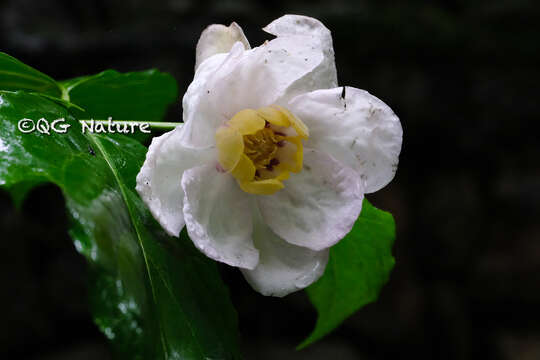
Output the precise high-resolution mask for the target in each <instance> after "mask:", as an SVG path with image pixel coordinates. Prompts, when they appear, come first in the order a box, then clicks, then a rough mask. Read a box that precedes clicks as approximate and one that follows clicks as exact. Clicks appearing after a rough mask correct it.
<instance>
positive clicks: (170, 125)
mask: <svg viewBox="0 0 540 360" xmlns="http://www.w3.org/2000/svg"><path fill="white" fill-rule="evenodd" d="M90 121H92V120H87V119H84V120H79V122H81V123H82V122H85V123H90ZM98 123H102V124H108V123H109V120H94V124H98ZM111 123H112V124H125V123H128V124H148V125H150V128H152V129H156V130H173V129H174V128H176V127H178V126H182V125H184V124H183V123H175V122H158V121H135V120H111Z"/></svg>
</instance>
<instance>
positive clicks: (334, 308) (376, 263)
mask: <svg viewBox="0 0 540 360" xmlns="http://www.w3.org/2000/svg"><path fill="white" fill-rule="evenodd" d="M394 239H395V224H394V218H393V217H392V215H391V214H390V213H388V212H385V211H381V210H379V209H377V208H375V207H374V206H373V205H371V204H370V203H369V202H368V201H367V200H366V199H364V203H363V209H362V212H361V214H360V217H359V218H358V220H357V221H356V223H355V225H354V227H353V229H352V231H351V232H350V233H349V234H348V235H347V236H346V237H345V238H344V239H343V240H341V241H340V242H339V243H338V244H337V245H335V246H333V247H332V248H331V249H330V259H329V261H328V265H327V267H326V270H325V273H324V275H323V276H322V277H321V278H320V279H319V280H318V281H317V282H315V283H314V284H313V285H311V286H310V287H308V288H307V293H308V295H309V299H310V300H311V302H312V303H313V305H314V306H315V308H316V309H317V312H318V319H317V323H316V325H315V329H314V330H313V332H312V333H311V334H310V335H309V337H308V338H307V339H305V340H304V341H303V342H302V343H301V344H300V345H299V346H298V348H299V349H301V348H304V347H306V346H308V345H310V344H312V343H314V342H315V341H317V340H319V339H320V338H322V337H323V336H325V335H326V334H328V333H329V332H331V331H332V330H333V329H335V328H336V327H337V326H338V325H339V324H341V323H342V322H343V320H345V319H346V318H347V317H349V316H350V315H352V314H353V313H355V312H356V311H357V310H358V309H360V308H361V307H362V306H364V305H366V304H368V303H370V302H373V301H375V300H376V299H377V297H378V295H379V292H380V290H381V288H382V286H383V285H384V284H385V283H386V282H387V281H388V278H389V276H390V272H391V270H392V268H393V267H394V263H395V261H394V258H393V257H392V245H393V244H394Z"/></svg>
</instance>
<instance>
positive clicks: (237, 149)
mask: <svg viewBox="0 0 540 360" xmlns="http://www.w3.org/2000/svg"><path fill="white" fill-rule="evenodd" d="M216 147H217V149H218V161H219V163H220V164H221V166H222V167H223V168H224V169H225V170H227V171H229V170H231V169H233V168H234V167H235V166H236V164H237V163H238V161H240V157H241V156H242V154H243V153H244V140H243V138H242V135H240V133H239V132H238V131H236V130H235V129H233V128H230V127H228V126H221V127H219V128H218V130H217V131H216Z"/></svg>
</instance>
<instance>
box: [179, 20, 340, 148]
mask: <svg viewBox="0 0 540 360" xmlns="http://www.w3.org/2000/svg"><path fill="white" fill-rule="evenodd" d="M307 19H309V18H307ZM312 20H313V21H314V24H320V23H318V22H317V23H315V21H316V20H314V19H312ZM276 21H278V20H276ZM273 24H274V23H273ZM271 28H272V27H271ZM316 29H318V30H317V31H311V32H309V31H304V32H302V31H300V30H299V31H298V32H297V33H295V34H292V33H287V32H285V33H283V34H282V35H279V34H278V37H277V38H276V39H273V40H272V41H269V42H266V43H264V44H263V45H261V46H259V47H257V48H254V49H252V50H248V51H246V50H245V49H244V47H243V45H241V44H240V43H236V44H235V45H234V46H233V47H232V48H231V51H230V52H229V53H228V54H227V55H224V54H218V55H214V56H212V57H210V58H208V59H207V60H206V61H204V62H203V63H202V64H201V65H200V66H199V68H198V69H197V72H196V73H195V77H194V79H193V82H192V83H191V85H190V86H189V88H188V90H187V92H186V94H185V95H184V99H183V108H184V122H185V123H186V124H188V125H189V126H188V128H189V131H187V132H186V139H185V140H186V141H189V142H190V143H191V144H193V145H196V146H208V145H210V144H212V143H213V141H214V137H213V136H214V135H213V134H214V133H215V129H216V128H217V127H218V126H219V125H221V124H222V123H223V122H225V121H227V120H229V119H230V118H231V117H233V115H235V114H236V113H237V112H238V111H240V110H243V109H246V108H253V109H255V108H259V107H263V106H268V105H271V104H278V105H279V104H281V105H286V104H287V103H288V101H289V100H290V99H291V98H292V97H294V96H296V95H297V94H302V93H305V92H308V91H312V90H315V89H321V88H331V87H334V86H336V71H335V64H334V58H333V50H332V40H331V38H330V34H329V32H328V30H327V29H326V28H324V26H323V25H322V24H320V26H319V27H318V28H316ZM325 31H326V32H328V33H326V32H325Z"/></svg>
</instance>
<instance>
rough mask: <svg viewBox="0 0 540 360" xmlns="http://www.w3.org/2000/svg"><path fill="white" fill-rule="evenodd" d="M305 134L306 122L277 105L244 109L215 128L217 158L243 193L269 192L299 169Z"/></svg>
mask: <svg viewBox="0 0 540 360" xmlns="http://www.w3.org/2000/svg"><path fill="white" fill-rule="evenodd" d="M308 136H309V131H308V128H307V127H306V125H304V123H303V122H302V121H301V120H300V119H298V118H297V117H296V116H294V115H293V114H292V113H291V112H290V111H289V110H287V109H285V108H283V107H281V106H276V105H273V106H268V107H263V108H260V109H257V110H253V109H244V110H242V111H239V112H238V113H236V115H234V116H233V117H232V118H231V119H230V120H229V121H227V122H226V123H225V124H224V125H223V126H221V127H219V129H218V130H217V131H216V145H217V148H218V161H219V163H220V165H221V166H222V167H223V169H224V170H226V171H229V172H230V173H231V174H232V176H234V178H235V179H236V181H237V182H238V184H239V185H240V188H241V189H242V190H244V191H245V192H247V193H250V194H258V195H270V194H273V193H275V192H276V191H278V190H280V189H283V187H284V186H285V185H283V180H286V179H287V178H288V177H289V175H290V173H291V172H294V173H297V172H299V171H300V170H302V159H303V154H304V152H303V146H302V139H307V138H308Z"/></svg>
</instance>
